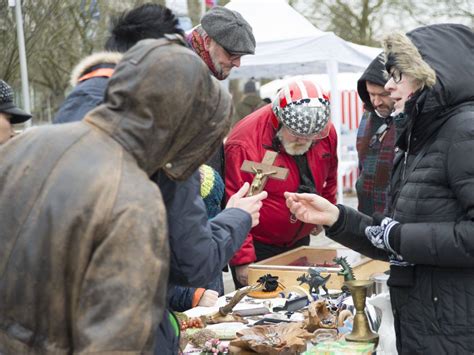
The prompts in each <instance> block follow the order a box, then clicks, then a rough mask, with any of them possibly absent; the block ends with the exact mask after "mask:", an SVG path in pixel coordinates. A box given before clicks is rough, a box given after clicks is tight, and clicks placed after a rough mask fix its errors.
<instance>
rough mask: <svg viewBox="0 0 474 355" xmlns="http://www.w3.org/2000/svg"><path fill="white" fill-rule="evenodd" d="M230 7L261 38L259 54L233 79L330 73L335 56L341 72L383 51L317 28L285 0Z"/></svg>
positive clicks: (242, 0)
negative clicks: (357, 43) (328, 66)
mask: <svg viewBox="0 0 474 355" xmlns="http://www.w3.org/2000/svg"><path fill="white" fill-rule="evenodd" d="M226 7H228V8H230V9H232V10H236V11H238V12H240V13H241V14H242V16H243V17H244V18H245V19H246V20H247V21H248V22H249V23H250V25H251V26H252V28H253V33H254V35H255V39H256V41H257V47H256V53H255V55H248V56H244V57H243V58H242V63H241V67H240V68H234V69H233V70H232V72H231V76H230V78H231V79H236V78H250V77H253V78H263V77H266V78H269V77H281V76H283V75H297V74H308V73H313V74H315V73H326V72H327V67H326V62H327V61H331V60H335V61H336V62H337V63H338V67H339V71H341V72H354V71H361V69H363V68H365V67H366V66H367V65H368V64H369V63H370V62H371V61H372V59H373V58H375V57H376V56H377V54H378V53H380V51H381V50H380V49H378V48H371V47H366V46H360V45H354V44H352V43H348V42H346V41H344V40H343V39H341V38H339V37H338V36H336V35H335V34H334V33H332V32H323V31H321V30H319V29H317V28H316V27H314V26H313V25H312V24H311V23H310V22H309V21H308V20H306V19H305V18H304V16H302V15H301V14H299V13H298V12H297V11H296V10H294V9H293V8H292V7H291V6H290V5H288V4H287V3H286V2H285V1H284V0H232V1H230V2H229V3H228V4H227V5H226Z"/></svg>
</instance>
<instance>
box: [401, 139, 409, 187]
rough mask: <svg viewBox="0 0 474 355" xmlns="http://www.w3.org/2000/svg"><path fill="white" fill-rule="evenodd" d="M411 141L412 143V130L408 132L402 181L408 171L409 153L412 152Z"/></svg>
mask: <svg viewBox="0 0 474 355" xmlns="http://www.w3.org/2000/svg"><path fill="white" fill-rule="evenodd" d="M410 143H411V132H410V133H409V134H408V144H407V150H406V151H405V156H404V158H403V170H402V179H401V182H402V181H404V180H405V172H406V170H407V160H408V154H409V153H410Z"/></svg>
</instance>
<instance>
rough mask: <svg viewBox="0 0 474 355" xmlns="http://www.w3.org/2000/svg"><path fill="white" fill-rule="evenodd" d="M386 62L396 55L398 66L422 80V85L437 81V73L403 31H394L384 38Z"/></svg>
mask: <svg viewBox="0 0 474 355" xmlns="http://www.w3.org/2000/svg"><path fill="white" fill-rule="evenodd" d="M383 47H384V53H385V62H387V59H388V58H389V57H394V59H395V65H396V67H397V68H398V69H399V70H400V71H401V72H402V73H405V74H408V75H410V76H411V77H413V78H415V79H416V80H418V81H420V83H421V84H422V86H427V87H432V86H434V84H435V83H436V73H435V71H434V70H433V68H431V66H430V65H429V64H428V63H426V62H425V61H424V60H423V58H422V56H421V54H420V52H419V51H418V49H417V48H416V46H415V45H414V44H413V42H412V41H411V40H410V39H409V38H408V37H407V36H406V35H405V34H403V33H400V32H398V33H393V34H390V35H388V36H386V37H385V38H384V40H383Z"/></svg>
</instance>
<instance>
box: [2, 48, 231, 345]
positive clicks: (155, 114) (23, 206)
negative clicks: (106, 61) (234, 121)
mask: <svg viewBox="0 0 474 355" xmlns="http://www.w3.org/2000/svg"><path fill="white" fill-rule="evenodd" d="M159 83H161V84H160V85H158V84H159ZM203 92H205V93H207V95H206V96H205V97H204V96H203V95H202V93H203ZM230 114H231V100H230V97H229V95H228V94H226V93H225V92H223V91H222V90H221V89H220V86H219V84H218V82H217V80H215V79H214V78H212V77H210V76H209V72H208V68H207V67H206V66H205V64H204V63H203V62H202V61H201V59H200V58H199V57H197V56H196V55H194V54H193V53H192V52H191V51H190V50H189V49H186V48H185V47H184V46H181V45H179V44H177V43H173V42H172V41H170V40H167V39H160V40H145V41H142V42H140V43H139V44H138V45H137V46H135V47H134V48H132V49H131V50H130V51H129V52H127V54H125V56H124V59H123V61H122V62H121V63H119V65H118V66H117V68H116V70H115V73H114V75H113V76H112V78H111V79H110V82H109V86H108V88H107V92H106V96H105V100H104V104H102V105H100V106H98V107H97V108H96V109H95V110H93V111H91V112H90V113H89V114H88V115H87V117H86V118H85V119H84V120H83V121H81V122H77V123H72V124H68V125H54V126H47V127H41V128H37V129H35V130H31V131H28V132H25V133H24V134H23V135H22V136H20V137H18V138H17V139H15V140H14V141H12V142H10V144H8V145H5V146H4V147H2V148H0V159H1V161H2V164H1V165H0V201H2V204H1V205H0V226H1V229H0V245H1V247H0V353H2V354H30V353H35V354H36V353H55V354H70V353H73V352H74V353H76V352H77V353H94V352H95V353H103V352H115V351H121V352H127V353H129V354H132V353H144V352H150V351H152V346H153V338H154V331H155V329H156V325H157V324H158V322H159V321H160V320H161V318H162V314H163V309H164V307H165V305H166V301H165V293H166V289H167V278H168V263H169V251H168V240H167V239H166V233H167V227H166V216H165V208H164V205H163V203H162V199H161V194H160V191H159V189H158V187H157V185H156V184H155V183H153V182H152V181H150V179H149V176H150V175H152V174H153V173H155V172H156V171H157V170H159V169H161V170H163V171H164V172H165V173H166V174H167V175H168V176H169V177H171V178H173V179H176V180H183V179H186V178H188V177H189V176H190V174H192V173H193V172H194V171H196V169H197V168H198V167H199V166H200V165H201V164H202V163H203V162H204V161H205V160H206V159H207V158H208V157H209V155H210V154H211V153H212V152H213V151H214V150H215V149H216V147H217V146H218V145H219V144H220V143H221V142H222V138H223V136H224V134H225V133H226V132H227V130H228V127H229V124H230ZM223 118H227V119H223Z"/></svg>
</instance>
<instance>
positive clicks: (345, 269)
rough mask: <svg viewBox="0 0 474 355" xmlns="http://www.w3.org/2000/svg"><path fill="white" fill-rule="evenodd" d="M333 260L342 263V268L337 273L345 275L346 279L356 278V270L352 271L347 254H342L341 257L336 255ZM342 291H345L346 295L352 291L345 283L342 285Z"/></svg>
mask: <svg viewBox="0 0 474 355" xmlns="http://www.w3.org/2000/svg"><path fill="white" fill-rule="evenodd" d="M332 261H334V262H335V263H336V264H338V265H341V267H342V270H341V271H339V272H338V273H337V274H338V275H341V276H344V281H353V280H355V276H354V271H352V267H351V265H350V264H349V262H348V261H347V258H346V257H345V256H340V257H335V258H334V259H333V260H332ZM341 290H342V292H344V293H345V294H346V295H348V294H349V293H350V291H349V287H347V286H345V285H343V286H342V287H341Z"/></svg>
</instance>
